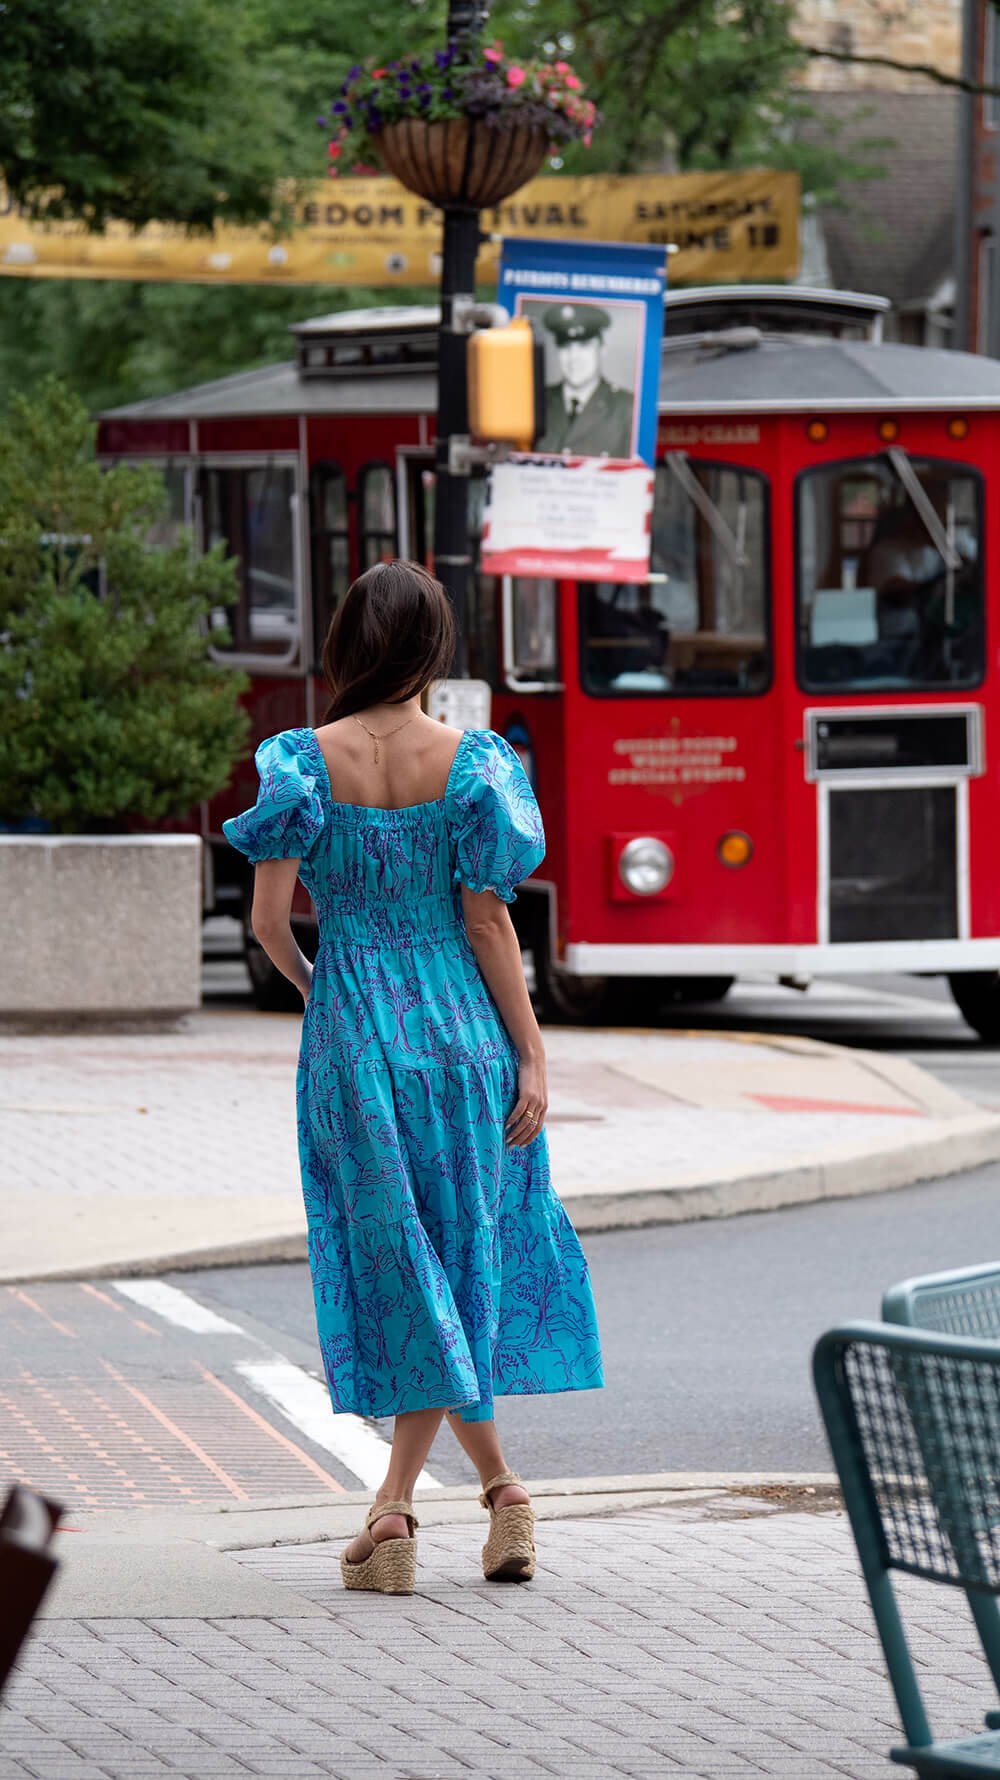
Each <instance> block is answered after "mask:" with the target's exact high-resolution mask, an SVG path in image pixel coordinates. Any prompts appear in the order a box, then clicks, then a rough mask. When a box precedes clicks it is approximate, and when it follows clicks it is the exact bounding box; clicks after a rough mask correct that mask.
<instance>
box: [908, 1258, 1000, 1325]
mask: <svg viewBox="0 0 1000 1780" xmlns="http://www.w3.org/2000/svg"><path fill="white" fill-rule="evenodd" d="M882 1316H883V1318H884V1320H885V1321H886V1322H887V1323H905V1324H906V1325H907V1326H908V1327H910V1328H915V1329H936V1330H937V1331H938V1333H939V1334H941V1335H972V1336H976V1337H978V1338H980V1339H981V1340H983V1341H1000V1261H993V1262H989V1263H987V1264H986V1265H985V1266H982V1267H959V1268H957V1269H956V1270H955V1271H954V1272H952V1273H928V1274H925V1275H924V1277H923V1278H922V1279H906V1280H904V1281H903V1282H902V1284H901V1285H898V1286H892V1287H891V1288H890V1290H889V1291H888V1292H886V1295H885V1297H884V1298H883V1300H882Z"/></svg>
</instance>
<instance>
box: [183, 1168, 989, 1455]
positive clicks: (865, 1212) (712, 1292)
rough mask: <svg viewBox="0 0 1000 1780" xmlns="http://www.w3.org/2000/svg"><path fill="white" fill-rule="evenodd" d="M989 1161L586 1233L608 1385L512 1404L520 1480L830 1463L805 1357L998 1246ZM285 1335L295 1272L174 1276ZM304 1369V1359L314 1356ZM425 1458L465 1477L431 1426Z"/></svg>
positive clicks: (303, 1332) (301, 1285)
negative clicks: (433, 1438)
mask: <svg viewBox="0 0 1000 1780" xmlns="http://www.w3.org/2000/svg"><path fill="white" fill-rule="evenodd" d="M998 1178H1000V1177H998V1173H997V1170H996V1169H984V1170H981V1171H979V1172H977V1173H975V1174H971V1175H965V1176H963V1177H960V1178H959V1179H956V1180H952V1181H947V1182H941V1183H937V1184H934V1185H930V1186H924V1187H915V1188H912V1189H910V1190H908V1191H904V1192H898V1193H890V1194H885V1195H879V1196H877V1197H874V1198H865V1199H856V1200H842V1201H839V1202H836V1203H829V1204H825V1205H823V1204H821V1205H813V1206H803V1207H800V1208H797V1209H795V1210H792V1211H784V1212H769V1213H766V1214H763V1215H760V1216H753V1217H743V1218H731V1219H725V1220H720V1221H717V1222H709V1223H699V1224H685V1225H680V1226H677V1227H674V1228H663V1229H653V1230H642V1231H616V1232H613V1233H611V1234H608V1235H604V1236H591V1237H589V1238H588V1239H587V1243H586V1248H587V1254H588V1256H589V1259H590V1263H591V1267H592V1269H593V1275H594V1285H595V1291H596V1295H597V1303H598V1311H599V1315H600V1319H601V1327H602V1335H603V1341H604V1349H605V1366H606V1375H607V1384H606V1387H605V1389H604V1390H603V1391H593V1392H591V1391H588V1392H583V1393H580V1394H579V1395H569V1396H563V1397H550V1398H544V1399H543V1398H536V1399H532V1398H525V1399H520V1400H518V1399H508V1400H506V1401H504V1402H503V1403H502V1404H501V1405H499V1406H498V1421H499V1423H500V1426H501V1429H502V1430H503V1432H504V1435H505V1437H507V1438H509V1446H510V1451H509V1453H508V1458H509V1459H510V1460H511V1462H513V1463H514V1464H516V1466H517V1468H518V1469H519V1470H521V1471H522V1472H524V1473H525V1474H529V1473H530V1474H531V1475H533V1476H536V1477H538V1476H545V1477H559V1476H562V1477H565V1476H590V1475H593V1474H596V1473H616V1474H618V1473H622V1472H635V1471H687V1470H711V1471H718V1470H726V1471H728V1470H736V1471H766V1472H777V1473H782V1472H787V1471H813V1470H827V1469H829V1464H828V1460H827V1456H826V1452H825V1448H824V1445H823V1439H822V1435H821V1432H820V1429H819V1425H818V1421H817V1417H816V1412H815V1409H814V1406H813V1401H812V1393H811V1386H810V1382H809V1370H808V1368H809V1354H810V1351H811V1348H812V1344H813V1342H814V1341H815V1339H816V1337H817V1336H818V1335H819V1334H820V1333H821V1331H822V1330H824V1329H826V1328H828V1327H830V1326H831V1325H832V1324H834V1323H836V1322H838V1321H843V1320H845V1319H848V1318H852V1317H858V1316H862V1317H877V1316H878V1314H879V1305H880V1301H881V1296H882V1293H883V1291H884V1290H885V1289H886V1287H887V1286H889V1285H891V1284H893V1283H894V1282H895V1281H897V1280H900V1279H903V1278H906V1277H908V1276H910V1275H912V1274H915V1273H927V1272H931V1271H934V1270H935V1269H937V1268H941V1267H958V1266H961V1265H963V1263H965V1262H967V1261H970V1260H977V1259H980V1258H983V1257H986V1256H991V1255H994V1254H995V1255H997V1256H998V1257H1000V1197H998V1194H997V1185H998ZM174 1283H175V1284H177V1285H181V1286H183V1287H184V1288H185V1290H187V1291H188V1292H190V1293H193V1294H194V1295H196V1296H197V1297H198V1298H199V1299H201V1300H202V1301H203V1302H205V1303H206V1304H210V1305H212V1306H213V1307H214V1308H216V1309H218V1310H221V1311H223V1312H224V1313H225V1315H226V1316H228V1317H232V1318H233V1319H234V1320H235V1321H237V1322H243V1321H244V1320H245V1319H247V1318H252V1320H253V1327H254V1329H255V1330H256V1331H258V1332H260V1331H261V1330H263V1329H265V1328H266V1329H270V1330H272V1331H273V1332H274V1340H275V1342H276V1343H277V1344H278V1345H281V1344H282V1343H284V1345H285V1349H286V1350H287V1349H288V1347H289V1344H290V1343H291V1344H293V1345H294V1348H295V1351H296V1353H302V1354H303V1355H305V1354H307V1353H308V1352H309V1350H310V1349H311V1348H312V1347H313V1331H312V1314H313V1313H312V1297H311V1293H310V1288H309V1277H308V1272H307V1270H306V1268H305V1267H304V1266H275V1267H252V1268H233V1269H220V1270H213V1271H209V1272H204V1273H201V1274H199V1275H197V1276H192V1275H190V1274H186V1275H176V1276H174ZM312 1363H313V1364H315V1360H313V1362H312ZM431 1468H432V1470H433V1471H434V1474H435V1476H437V1477H439V1478H440V1479H441V1480H442V1481H443V1482H450V1481H454V1482H459V1481H462V1480H465V1479H467V1477H468V1475H469V1473H468V1469H467V1467H466V1465H465V1461H464V1459H463V1458H462V1457H461V1455H460V1454H459V1453H458V1450H457V1448H455V1447H454V1446H453V1445H451V1444H449V1441H448V1438H447V1435H446V1434H442V1436H441V1438H440V1439H439V1441H438V1445H437V1447H436V1448H435V1452H434V1455H433V1459H432V1461H431Z"/></svg>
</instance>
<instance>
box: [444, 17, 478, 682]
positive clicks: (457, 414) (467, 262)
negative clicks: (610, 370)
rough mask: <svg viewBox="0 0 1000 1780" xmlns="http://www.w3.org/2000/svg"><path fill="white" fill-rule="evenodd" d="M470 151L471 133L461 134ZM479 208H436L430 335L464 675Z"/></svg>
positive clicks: (466, 21) (470, 21) (459, 26)
mask: <svg viewBox="0 0 1000 1780" xmlns="http://www.w3.org/2000/svg"><path fill="white" fill-rule="evenodd" d="M488 11H489V4H488V0H450V4H449V7H448V41H449V42H454V41H455V39H456V38H464V39H468V38H470V37H474V36H476V35H477V34H478V33H479V32H480V31H481V30H482V28H483V25H484V24H485V22H486V15H487V13H488ZM469 142H470V149H471V143H472V134H471V132H470V137H469ZM478 251H479V212H478V210H476V209H473V208H470V207H469V206H468V205H466V204H462V203H461V202H459V203H455V204H446V205H445V206H444V243H443V248H442V262H441V331H440V334H439V336H438V411H437V444H436V448H435V460H434V461H435V490H434V569H435V573H436V574H437V576H438V578H439V580H441V581H443V583H444V585H445V587H446V588H447V589H448V592H449V594H450V595H451V600H452V605H453V606H454V608H455V622H456V627H457V630H458V649H457V652H456V657H455V670H454V671H455V673H456V674H457V675H458V676H459V677H460V678H464V677H465V675H466V674H467V673H468V640H467V629H468V611H469V582H470V579H471V574H472V555H471V552H470V549H469V477H468V471H466V472H465V474H460V475H456V474H455V473H454V472H453V471H452V469H451V467H450V457H449V452H450V444H451V439H452V437H453V436H458V437H461V436H463V435H465V434H467V433H468V431H469V404H468V386H467V381H466V343H467V340H468V324H467V323H466V324H465V325H463V324H462V323H461V322H460V321H459V322H456V316H455V310H456V303H455V299H456V298H457V297H467V298H468V299H469V301H470V302H471V300H472V298H473V296H474V294H475V287H476V255H477V253H478Z"/></svg>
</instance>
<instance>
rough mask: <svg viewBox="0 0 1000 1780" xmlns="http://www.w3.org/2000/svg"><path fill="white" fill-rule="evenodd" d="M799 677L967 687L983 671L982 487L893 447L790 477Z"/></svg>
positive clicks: (824, 687) (861, 687)
mask: <svg viewBox="0 0 1000 1780" xmlns="http://www.w3.org/2000/svg"><path fill="white" fill-rule="evenodd" d="M797 520H798V524H797V554H798V577H797V582H798V585H797V598H798V610H797V632H798V644H799V679H800V682H801V684H802V685H803V687H805V688H806V689H807V690H808V691H816V692H858V691H878V690H884V691H896V690H910V689H920V688H924V689H930V688H934V687H945V686H974V685H976V684H978V682H979V681H980V680H981V679H982V676H983V582H982V562H981V558H982V552H981V545H980V539H981V537H982V490H981V484H980V478H979V476H978V475H977V473H976V472H975V471H974V470H971V469H969V468H968V466H967V465H964V464H954V463H946V462H943V461H940V460H937V459H933V458H911V457H909V456H907V454H906V453H905V452H903V451H901V450H899V449H894V450H892V451H889V452H885V453H884V454H880V455H879V456H877V457H863V458H860V457H859V458H852V459H848V460H843V461H841V462H838V463H834V464H824V465H823V466H822V467H820V468H817V469H815V470H807V471H806V472H805V474H804V475H802V476H800V478H799V483H798V511H797Z"/></svg>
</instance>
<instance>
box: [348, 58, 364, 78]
mask: <svg viewBox="0 0 1000 1780" xmlns="http://www.w3.org/2000/svg"><path fill="white" fill-rule="evenodd" d="M360 73H361V63H360V62H355V64H354V67H353V68H350V69H348V72H347V78H348V80H357V78H358V75H359V74H360Z"/></svg>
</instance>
